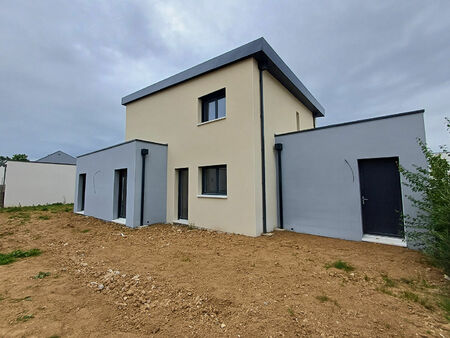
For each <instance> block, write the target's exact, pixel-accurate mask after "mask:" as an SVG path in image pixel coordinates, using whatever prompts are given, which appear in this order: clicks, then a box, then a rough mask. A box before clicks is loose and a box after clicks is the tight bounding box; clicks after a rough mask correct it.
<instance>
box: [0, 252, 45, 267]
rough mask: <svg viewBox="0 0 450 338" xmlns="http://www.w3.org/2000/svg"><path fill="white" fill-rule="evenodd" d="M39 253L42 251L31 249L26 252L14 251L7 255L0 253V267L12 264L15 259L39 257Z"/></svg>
mask: <svg viewBox="0 0 450 338" xmlns="http://www.w3.org/2000/svg"><path fill="white" fill-rule="evenodd" d="M41 253H42V251H41V250H39V249H31V250H28V251H22V250H15V251H12V252H10V253H7V254H2V253H0V265H6V264H10V263H13V262H15V261H16V260H17V258H25V257H32V256H39V255H40V254H41Z"/></svg>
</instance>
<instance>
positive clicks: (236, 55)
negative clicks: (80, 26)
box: [122, 38, 325, 116]
mask: <svg viewBox="0 0 450 338" xmlns="http://www.w3.org/2000/svg"><path fill="white" fill-rule="evenodd" d="M248 57H255V58H256V59H257V60H258V61H259V60H260V59H264V58H265V59H267V60H266V61H268V62H267V63H268V70H269V72H271V73H272V74H273V75H274V76H275V78H277V79H278V80H279V81H280V82H281V83H282V84H283V85H284V86H285V87H286V88H288V89H289V91H291V92H292V93H293V94H294V95H295V96H296V97H297V98H298V99H299V100H300V101H301V102H303V103H304V104H305V105H306V106H307V107H308V108H309V109H311V110H312V111H313V112H314V114H315V116H323V115H324V112H325V109H324V108H323V107H322V106H321V105H320V104H319V102H318V101H317V100H316V99H315V98H314V96H313V95H312V94H311V93H310V92H309V90H308V89H306V87H305V86H304V85H303V83H302V82H301V81H300V80H299V79H298V78H297V76H296V75H295V74H294V73H293V72H292V70H291V69H290V68H289V67H288V66H287V65H286V64H285V63H284V62H283V60H282V59H281V58H280V57H279V56H278V54H277V53H276V52H275V51H274V50H273V48H272V47H271V46H270V45H269V43H268V42H267V41H266V40H265V39H264V38H259V39H256V40H254V41H251V42H249V43H247V44H245V45H243V46H240V47H238V48H235V49H233V50H231V51H229V52H226V53H224V54H221V55H219V56H216V57H214V58H212V59H210V60H208V61H205V62H203V63H200V64H198V65H196V66H194V67H192V68H189V69H187V70H185V71H182V72H181V73H178V74H175V75H173V76H171V77H169V78H167V79H165V80H162V81H159V82H157V83H155V84H152V85H150V86H148V87H145V88H143V89H141V90H138V91H136V92H134V93H132V94H129V95H127V96H125V97H123V98H122V104H123V105H127V104H128V103H131V102H133V101H136V100H139V99H141V98H143V97H145V96H148V95H151V94H153V93H156V92H158V91H160V90H163V89H166V88H169V87H172V86H174V85H177V84H179V83H182V82H184V81H187V80H190V79H192V78H195V77H197V76H200V75H203V74H205V73H208V72H211V71H213V70H216V69H219V68H221V67H224V66H227V65H229V64H231V63H234V62H237V61H240V60H243V59H246V58H248Z"/></svg>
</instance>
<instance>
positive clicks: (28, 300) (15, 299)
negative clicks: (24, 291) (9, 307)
mask: <svg viewBox="0 0 450 338" xmlns="http://www.w3.org/2000/svg"><path fill="white" fill-rule="evenodd" d="M24 300H26V301H27V302H30V301H31V300H32V298H31V296H26V297H23V298H12V299H11V302H13V303H18V302H22V301H24Z"/></svg>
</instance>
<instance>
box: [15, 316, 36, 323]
mask: <svg viewBox="0 0 450 338" xmlns="http://www.w3.org/2000/svg"><path fill="white" fill-rule="evenodd" d="M32 318H34V316H33V315H23V316H20V317H18V318H17V321H18V322H26V321H29V320H30V319H32Z"/></svg>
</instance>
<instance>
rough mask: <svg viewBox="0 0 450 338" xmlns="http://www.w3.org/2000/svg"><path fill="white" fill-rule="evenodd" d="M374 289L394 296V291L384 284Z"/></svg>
mask: <svg viewBox="0 0 450 338" xmlns="http://www.w3.org/2000/svg"><path fill="white" fill-rule="evenodd" d="M376 290H377V291H380V292H382V293H385V294H387V295H389V296H392V297H395V295H394V293H393V292H392V291H391V290H389V289H388V288H386V286H382V287H381V288H377V289H376Z"/></svg>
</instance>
